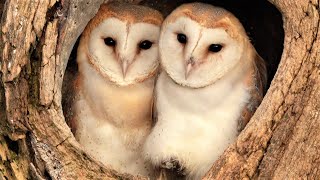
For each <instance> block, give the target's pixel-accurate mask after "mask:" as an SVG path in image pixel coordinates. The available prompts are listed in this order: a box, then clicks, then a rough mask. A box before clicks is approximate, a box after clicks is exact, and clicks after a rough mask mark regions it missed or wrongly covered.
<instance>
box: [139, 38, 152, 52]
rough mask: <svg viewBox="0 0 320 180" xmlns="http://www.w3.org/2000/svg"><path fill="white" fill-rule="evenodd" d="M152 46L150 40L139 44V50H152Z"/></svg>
mask: <svg viewBox="0 0 320 180" xmlns="http://www.w3.org/2000/svg"><path fill="white" fill-rule="evenodd" d="M151 46H152V42H151V41H148V40H145V41H142V42H141V43H140V44H139V48H140V49H144V50H147V49H150V48H151Z"/></svg>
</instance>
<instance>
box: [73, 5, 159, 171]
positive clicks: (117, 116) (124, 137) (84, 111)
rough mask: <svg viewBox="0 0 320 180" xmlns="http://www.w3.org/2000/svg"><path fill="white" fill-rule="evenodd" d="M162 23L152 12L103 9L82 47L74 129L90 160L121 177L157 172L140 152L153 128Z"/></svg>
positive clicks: (131, 7)
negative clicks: (106, 167)
mask: <svg viewBox="0 0 320 180" xmlns="http://www.w3.org/2000/svg"><path fill="white" fill-rule="evenodd" d="M162 21H163V18H162V15H161V14H160V13H159V12H158V11H156V10H153V9H151V8H148V7H144V6H138V5H133V4H125V3H109V4H103V5H102V6H101V7H100V9H99V11H98V13H97V14H96V16H95V17H94V18H93V19H92V20H91V21H90V22H89V24H88V25H87V27H86V28H85V30H84V32H83V34H82V36H81V39H80V43H79V46H78V52H77V63H78V69H79V70H78V71H79V72H78V75H77V77H76V82H75V86H76V88H75V89H76V90H75V91H76V93H77V100H76V102H75V103H74V106H73V109H74V112H75V115H74V118H73V119H74V120H73V123H71V124H72V128H73V129H75V130H74V132H75V137H76V139H77V140H78V141H79V143H80V144H81V145H82V146H83V148H84V149H85V151H86V152H87V153H88V154H89V155H90V156H91V157H93V158H95V159H97V160H99V161H101V162H102V163H103V164H105V165H111V166H112V167H113V168H114V169H115V170H118V171H119V172H123V173H131V174H134V175H137V174H140V175H145V176H148V175H151V174H152V172H153V170H152V168H151V166H149V165H148V164H147V163H146V162H145V161H144V159H143V157H142V153H141V152H142V145H143V143H144V141H145V139H146V136H147V135H148V134H149V133H150V131H151V125H152V117H151V116H152V114H151V109H152V101H153V88H154V81H155V74H156V73H157V71H158V70H157V68H158V66H159V59H158V58H159V57H158V56H159V55H158V40H159V36H160V27H161V23H162Z"/></svg>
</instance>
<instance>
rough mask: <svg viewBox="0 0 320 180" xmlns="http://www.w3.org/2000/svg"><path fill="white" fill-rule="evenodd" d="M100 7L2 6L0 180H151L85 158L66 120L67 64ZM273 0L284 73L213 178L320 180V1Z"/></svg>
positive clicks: (38, 0)
mask: <svg viewBox="0 0 320 180" xmlns="http://www.w3.org/2000/svg"><path fill="white" fill-rule="evenodd" d="M103 1H104V0H81V1H80V0H60V1H58V0H6V1H5V2H4V0H0V14H1V11H2V10H3V12H2V19H1V25H0V27H1V31H0V59H1V61H0V77H1V83H0V84H1V85H0V160H1V161H0V179H26V178H29V179H78V178H79V177H81V178H83V179H92V178H97V179H144V178H143V177H134V176H131V175H128V174H120V173H118V172H116V171H114V170H112V169H111V168H110V167H105V166H103V165H102V164H100V163H98V162H96V161H94V160H93V159H92V158H91V157H88V156H87V155H86V154H85V152H84V151H83V150H82V148H81V146H80V145H79V144H78V143H77V141H76V140H75V138H74V136H73V134H72V133H71V131H70V128H69V127H68V126H67V124H66V122H65V119H64V116H63V111H62V106H61V97H62V94H61V89H62V83H63V77H64V73H65V70H66V66H67V63H68V58H69V56H70V53H71V51H72V48H73V46H74V44H75V42H76V40H77V38H78V37H79V35H80V34H81V32H82V31H83V29H84V27H85V25H86V24H87V22H88V21H89V20H90V18H91V17H93V16H94V14H95V13H96V12H97V10H98V8H99V6H100V4H101V3H103ZM164 2H166V1H164ZM270 2H271V3H272V4H274V5H275V6H276V7H277V8H278V9H279V10H280V11H281V13H282V16H283V20H284V30H285V44H284V50H283V54H282V58H281V62H280V65H279V68H278V70H277V73H276V75H275V77H274V79H273V81H272V83H271V86H270V88H269V90H268V92H267V94H266V96H265V98H264V100H263V102H262V104H261V105H260V107H259V108H258V110H257V111H256V113H255V115H254V116H253V118H252V119H251V121H250V122H249V124H248V125H247V127H246V128H245V129H244V130H243V131H242V132H241V134H240V135H239V138H238V139H237V141H236V142H235V143H234V144H232V145H230V147H229V148H228V149H227V150H226V151H225V153H224V154H223V155H222V156H221V157H220V159H219V160H218V161H216V162H215V164H214V165H213V167H212V169H211V170H210V171H209V172H208V174H207V175H206V177H205V178H206V179H242V178H249V179H271V178H275V179H293V178H298V179H302V178H303V179H307V178H308V179H319V178H320V168H319V167H320V101H319V100H320V76H319V75H320V36H318V35H319V33H320V30H319V23H320V19H319V2H318V1H317V0H310V1H306V0H270Z"/></svg>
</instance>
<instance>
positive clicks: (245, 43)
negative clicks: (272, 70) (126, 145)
mask: <svg viewBox="0 0 320 180" xmlns="http://www.w3.org/2000/svg"><path fill="white" fill-rule="evenodd" d="M159 53H160V64H161V66H162V71H161V72H160V75H159V76H158V78H157V82H156V86H155V100H154V109H155V112H154V113H155V114H154V116H155V119H156V120H155V121H156V122H155V125H154V127H153V129H152V132H151V133H150V135H149V136H148V138H147V140H146V143H145V145H144V153H143V154H144V156H145V159H147V160H148V161H150V162H151V163H152V164H153V166H154V167H158V168H163V169H170V172H171V171H173V170H174V171H176V172H177V174H179V175H183V176H186V178H187V179H201V177H202V176H204V175H205V173H206V172H207V171H208V170H209V169H210V167H211V166H212V164H213V163H214V161H215V160H217V158H218V157H219V156H220V155H221V154H222V153H223V151H224V150H225V149H226V148H227V146H228V144H230V143H232V142H233V141H234V140H235V138H236V137H237V135H238V133H239V131H240V129H242V128H243V127H244V125H246V123H247V122H248V121H249V119H250V117H251V116H252V114H253V113H254V111H255V109H256V108H257V106H258V105H259V103H260V102H261V100H262V98H263V91H264V88H265V82H266V68H265V65H264V61H263V59H262V58H261V57H260V56H259V55H258V53H257V52H256V50H255V48H254V47H253V45H252V44H251V43H250V40H249V38H248V36H247V35H246V32H245V30H244V28H243V26H242V25H241V23H240V22H239V20H238V19H237V18H236V17H235V16H234V15H233V14H231V13H230V12H228V11H227V10H225V9H222V8H219V7H215V6H212V5H209V4H203V3H191V4H184V5H182V6H180V7H178V8H177V9H175V10H174V11H173V12H172V13H171V14H170V15H169V16H168V17H167V18H166V19H165V20H164V22H163V24H162V30H161V34H160V40H159ZM168 172H169V171H168Z"/></svg>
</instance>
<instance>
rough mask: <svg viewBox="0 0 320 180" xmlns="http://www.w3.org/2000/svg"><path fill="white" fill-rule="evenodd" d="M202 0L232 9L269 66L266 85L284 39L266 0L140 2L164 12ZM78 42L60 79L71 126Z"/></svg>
mask: <svg viewBox="0 0 320 180" xmlns="http://www.w3.org/2000/svg"><path fill="white" fill-rule="evenodd" d="M190 2H204V3H208V4H212V5H215V6H220V7H223V8H225V9H227V10H229V11H230V12H232V13H233V14H234V15H235V16H236V17H237V18H238V19H239V20H240V22H241V23H242V24H243V26H244V28H245V29H246V31H247V34H248V36H249V38H250V39H251V42H252V44H253V45H254V46H255V48H256V50H257V52H258V53H259V55H260V56H261V57H262V58H263V59H264V60H265V61H266V64H267V70H268V87H269V86H270V83H271V81H272V79H273V77H274V75H275V73H276V71H277V68H278V64H279V63H280V60H281V55H282V51H283V43H284V29H283V21H282V15H281V13H280V12H279V11H278V10H277V8H276V7H274V6H273V5H272V4H271V3H269V2H268V1H267V0H261V1H250V0H239V1H234V0H223V1H222V0H220V1H219V0H205V1H193V0H177V1H170V0H143V1H142V2H141V3H140V4H141V5H145V6H149V7H152V8H154V9H157V10H159V11H160V12H162V13H163V14H164V16H167V15H168V14H169V13H170V12H171V11H172V10H174V9H175V8H176V7H177V6H179V5H181V4H183V3H190ZM77 48H78V42H77V43H76V44H75V46H74V48H73V51H72V53H71V56H70V58H69V61H68V65H67V69H66V73H65V76H64V81H63V86H62V87H63V92H62V94H63V97H62V103H63V104H62V106H63V112H64V115H65V117H66V121H67V123H68V124H69V125H70V126H71V128H72V129H73V128H74V127H73V125H72V124H70V123H69V122H68V120H70V118H71V117H72V110H71V109H69V108H70V107H71V104H70V103H72V101H73V98H75V97H74V96H73V95H74V92H73V91H74V89H73V86H72V84H73V81H74V80H75V77H76V75H77V72H78V67H77V63H76V54H77Z"/></svg>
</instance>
